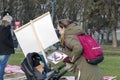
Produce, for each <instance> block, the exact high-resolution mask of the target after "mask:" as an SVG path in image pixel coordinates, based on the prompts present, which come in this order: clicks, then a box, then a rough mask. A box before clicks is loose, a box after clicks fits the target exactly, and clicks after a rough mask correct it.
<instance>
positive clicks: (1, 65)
mask: <svg viewBox="0 0 120 80" xmlns="http://www.w3.org/2000/svg"><path fill="white" fill-rule="evenodd" d="M9 57H10V55H0V80H4V70H5V67H6V65H7V62H8V59H9Z"/></svg>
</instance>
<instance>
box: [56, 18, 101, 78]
mask: <svg viewBox="0 0 120 80" xmlns="http://www.w3.org/2000/svg"><path fill="white" fill-rule="evenodd" d="M58 29H59V32H60V34H61V43H62V45H63V46H65V54H67V55H68V56H69V60H70V61H69V60H68V59H66V60H64V62H66V63H67V64H66V65H67V66H69V69H72V71H73V72H74V74H75V80H103V76H102V74H101V72H100V69H99V67H98V65H92V64H89V63H87V61H86V60H85V58H84V57H83V56H82V52H83V47H82V45H81V44H80V42H79V40H78V39H77V37H76V36H74V35H79V34H84V31H83V30H81V29H80V26H78V25H77V24H76V23H73V22H72V21H70V20H68V19H62V20H60V21H59V25H58ZM68 48H69V49H68Z"/></svg>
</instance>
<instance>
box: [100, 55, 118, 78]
mask: <svg viewBox="0 0 120 80" xmlns="http://www.w3.org/2000/svg"><path fill="white" fill-rule="evenodd" d="M99 66H100V68H101V70H102V73H103V75H104V76H108V75H110V76H117V80H120V56H105V59H104V61H103V62H102V63H101V64H100V65H99Z"/></svg>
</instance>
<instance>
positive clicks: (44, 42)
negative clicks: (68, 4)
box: [14, 12, 59, 57]
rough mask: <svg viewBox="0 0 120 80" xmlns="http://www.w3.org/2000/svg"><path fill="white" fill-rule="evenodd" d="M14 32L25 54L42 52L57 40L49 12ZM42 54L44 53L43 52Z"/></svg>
mask: <svg viewBox="0 0 120 80" xmlns="http://www.w3.org/2000/svg"><path fill="white" fill-rule="evenodd" d="M14 32H15V35H16V37H17V40H18V42H19V44H20V46H21V48H22V50H23V53H24V55H25V56H26V55H27V53H30V52H42V51H43V50H44V49H46V48H48V47H50V46H52V45H53V44H55V43H57V42H58V41H59V39H58V37H57V35H56V32H55V29H54V27H53V24H52V20H51V16H50V13H49V12H47V13H45V14H43V15H42V16H40V17H38V18H36V19H34V20H32V21H30V22H29V23H27V24H25V25H23V26H21V27H20V28H18V29H17V30H15V31H14ZM42 53H43V52H42ZM43 55H45V54H44V53H43ZM44 57H45V56H44Z"/></svg>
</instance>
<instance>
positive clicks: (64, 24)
mask: <svg viewBox="0 0 120 80" xmlns="http://www.w3.org/2000/svg"><path fill="white" fill-rule="evenodd" d="M71 23H72V21H70V20H68V19H61V20H59V26H60V27H61V28H63V27H64V28H67V26H68V25H69V24H71Z"/></svg>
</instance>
